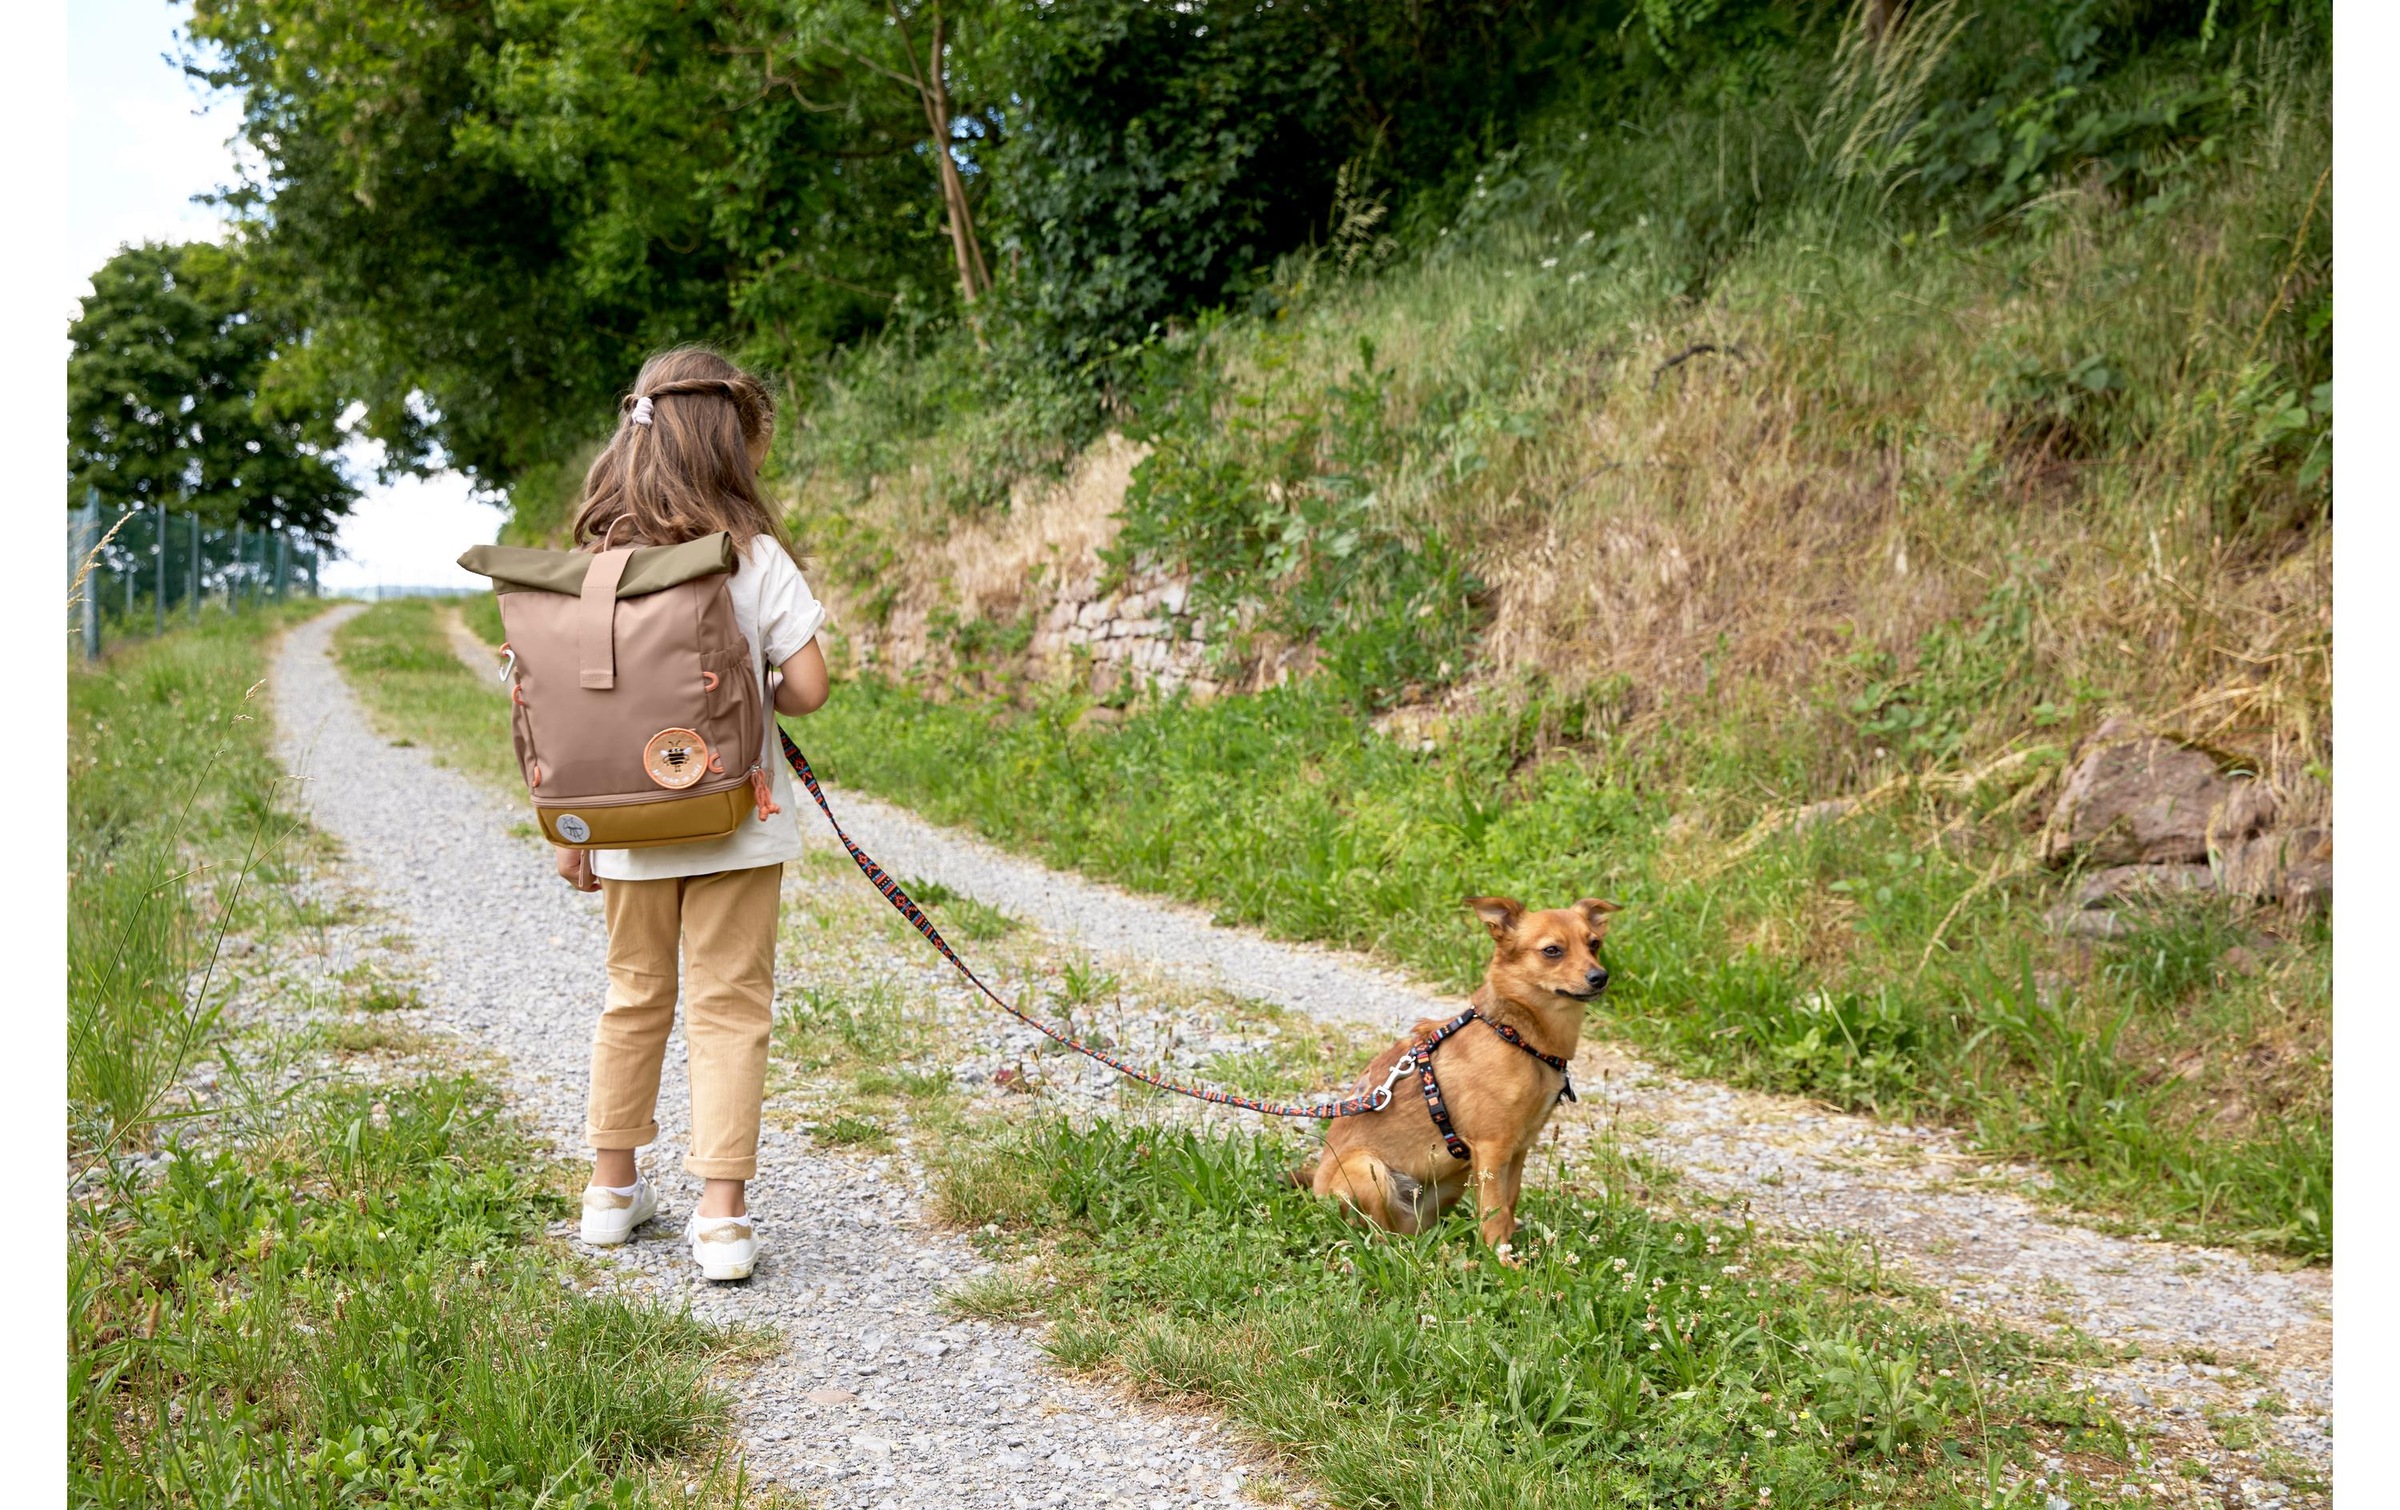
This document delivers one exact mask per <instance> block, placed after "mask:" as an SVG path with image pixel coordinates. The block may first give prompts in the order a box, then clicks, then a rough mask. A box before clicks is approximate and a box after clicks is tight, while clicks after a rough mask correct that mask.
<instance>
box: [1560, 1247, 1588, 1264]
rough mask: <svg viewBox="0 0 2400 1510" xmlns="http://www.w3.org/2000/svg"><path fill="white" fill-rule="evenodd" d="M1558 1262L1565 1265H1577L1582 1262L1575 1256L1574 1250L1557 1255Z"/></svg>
mask: <svg viewBox="0 0 2400 1510" xmlns="http://www.w3.org/2000/svg"><path fill="white" fill-rule="evenodd" d="M1559 1262H1560V1263H1567V1264H1579V1263H1582V1262H1583V1259H1582V1258H1581V1257H1580V1256H1579V1255H1577V1254H1576V1252H1575V1250H1574V1249H1572V1248H1570V1249H1568V1250H1567V1251H1566V1252H1564V1253H1562V1254H1560V1255H1559Z"/></svg>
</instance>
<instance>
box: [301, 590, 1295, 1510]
mask: <svg viewBox="0 0 2400 1510" xmlns="http://www.w3.org/2000/svg"><path fill="white" fill-rule="evenodd" d="M356 611H357V610H355V609H340V610H336V611H335V612H333V613H330V614H327V615H325V616H323V617H321V618H318V619H316V620H313V621H311V622H310V623H308V624H306V625H303V626H301V627H299V628H297V629H295V630H293V631H292V632H291V633H290V634H289V635H288V636H287V638H286V640H285V643H284V645H283V647H282V649H281V651H280V653H279V654H278V657H277V660H276V666H275V676H274V680H273V683H272V685H273V688H274V693H275V697H274V703H275V712H276V717H277V723H278V728H279V732H280V738H281V742H282V750H283V755H284V759H285V762H286V764H287V765H289V766H290V767H291V769H292V770H293V772H294V773H295V774H296V775H298V776H300V777H301V778H302V788H301V789H302V797H303V801H304V805H305V806H306V807H307V809H308V811H309V813H310V815H311V816H312V817H313V818H314V820H315V821H316V823H317V824H318V825H319V826H320V827H322V828H323V829H325V830H326V831H328V832H330V833H332V834H333V835H335V836H336V837H338V838H339V839H340V840H341V841H342V842H343V844H344V845H345V846H346V848H347V850H348V853H349V855H350V857H351V863H350V866H349V867H348V869H349V876H348V879H349V880H350V882H351V883H352V884H353V885H354V886H356V887H357V888H358V889H359V890H360V891H361V892H362V893H363V895H364V896H365V897H366V898H367V899H369V900H371V901H372V902H374V903H375V904H377V905H378V907H379V908H380V909H381V910H382V911H383V912H384V913H385V914H387V915H388V917H389V918H394V919H397V920H398V922H399V923H400V925H401V926H402V927H403V928H404V929H405V930H406V932H407V934H408V935H409V939H410V943H411V946H412V947H411V949H410V952H409V957H410V958H411V960H412V961H413V963H414V964H415V965H416V966H417V979H416V982H415V984H416V986H417V989H418V991H419V993H420V995H421V996H422V997H423V999H424V1001H425V1003H426V1005H425V1006H424V1007H423V1008H422V1009H421V1010H420V1011H418V1012H415V1013H411V1014H408V1015H409V1016H410V1017H412V1018H413V1019H414V1021H415V1024H416V1025H417V1026H419V1027H421V1028H424V1029H427V1030H432V1031H447V1032H451V1033H455V1034H457V1035H459V1037H461V1038H462V1039H464V1040H465V1041H467V1042H468V1043H470V1044H472V1045H473V1046H474V1047H476V1048H479V1049H485V1050H490V1051H493V1052H495V1053H497V1054H498V1055H499V1056H500V1057H501V1059H502V1060H503V1062H504V1069H503V1080H504V1083H505V1084H506V1085H507V1086H508V1088H509V1090H510V1091H511V1092H512V1093H513V1095H514V1096H515V1098H516V1100H517V1102H518V1104H519V1105H520V1107H521V1109H522V1110H524V1111H525V1112H526V1113H527V1114H528V1115H529V1116H530V1117H531V1118H532V1119H533V1120H534V1121H535V1122H536V1123H537V1124H538V1125H539V1126H540V1127H541V1128H542V1129H543V1130H544V1131H546V1132H547V1133H548V1134H550V1136H551V1137H553V1138H554V1139H555V1140H556V1142H557V1144H558V1146H559V1147H561V1148H564V1149H579V1148H580V1147H581V1140H582V1129H583V1094H584V1085H585V1077H586V1072H587V1064H588V1059H587V1056H588V1054H589V1052H590V1043H591V1031H592V1023H593V1020H594V1018H595V1016H596V1014H597V1012H598V1010H599V1004H600V997H601V993H602V990H603V988H604V986H605V975H604V972H603V968H602V960H603V959H604V957H605V948H606V938H605V933H604V930H603V927H602V924H601V917H600V907H599V900H598V898H596V897H586V896H579V895H577V894H575V893H574V892H571V891H569V890H568V889H567V888H566V887H565V886H563V885H561V884H560V883H559V882H558V881H557V879H556V878H555V877H554V876H553V875H552V874H551V872H550V866H549V857H548V852H547V850H546V849H545V848H543V847H541V846H539V845H537V844H535V843H533V842H530V841H528V840H527V839H525V838H521V837H516V836H512V834H511V833H510V829H511V827H512V826H513V825H515V824H517V823H518V822H520V820H521V818H522V814H521V813H520V812H519V811H517V810H515V809H514V808H512V807H511V806H510V805H508V804H505V803H503V802H501V801H499V800H497V799H495V798H493V797H492V796H490V795H488V794H487V793H485V792H484V791H482V790H481V789H479V788H477V787H475V786H473V785H471V784H470V783H469V782H468V780H467V779H466V778H465V777H463V776H461V775H459V774H458V773H456V772H454V771H450V770H445V769H442V768H439V767H437V766H435V765H434V764H433V763H432V762H431V761H430V760H429V759H428V758H427V756H426V754H425V752H424V751H422V750H419V749H415V748H411V747H394V746H392V745H391V744H389V743H387V742H386V741H385V740H384V739H382V738H381V737H379V736H378V735H377V734H376V733H375V732H374V731H373V730H372V729H371V728H370V727H369V726H368V724H367V722H366V720H365V718H364V717H363V715H362V713H361V710H360V708H359V706H358V704H357V702H356V701H355V699H353V697H352V696H351V693H350V690H349V688H348V687H347V686H345V685H344V684H343V682H342V680H341V677H340V675H339V674H338V672H337V671H336V670H335V668H334V665H333V663H332V661H331V660H330V659H329V657H328V655H327V648H328V645H329V642H330V639H331V636H332V632H333V630H334V629H335V628H336V627H337V626H338V625H339V624H340V623H341V622H343V621H344V620H345V619H346V618H348V617H349V616H350V615H351V614H353V613H355V612H356ZM360 926H361V927H363V928H367V929H372V930H375V931H377V932H381V931H383V930H384V929H386V928H387V927H388V923H386V922H384V921H382V920H370V921H368V922H366V923H364V924H362V925H360ZM679 1036H680V1035H679ZM689 1110H690V1106H689V1097H688V1092H687V1090H686V1082H685V1079H684V1071H683V1053H682V1049H681V1047H680V1045H679V1044H678V1045H670V1047H669V1049H668V1054H667V1065H666V1079H665V1084H664V1086H663V1087H662V1089H661V1091H660V1097H659V1122H660V1125H661V1131H662V1138H661V1142H660V1144H659V1145H658V1147H657V1148H656V1149H654V1150H653V1151H652V1153H651V1154H650V1155H648V1156H646V1157H645V1159H644V1163H645V1166H646V1168H647V1170H648V1173H649V1175H650V1178H651V1179H652V1180H653V1181H654V1182H656V1183H657V1184H659V1185H660V1187H661V1189H662V1192H663V1194H664V1197H665V1204H666V1207H667V1209H666V1211H665V1212H663V1213H662V1215H661V1217H660V1220H659V1221H658V1222H657V1223H656V1224H655V1225H653V1226H651V1227H648V1228H646V1229H644V1233H643V1235H642V1236H641V1238H640V1239H639V1240H637V1241H636V1242H634V1243H632V1244H629V1245H628V1246H627V1248H625V1249H623V1250H620V1254H619V1256H618V1258H617V1260H616V1261H617V1263H618V1264H619V1265H620V1274H621V1276H622V1282H623V1283H625V1284H627V1285H628V1286H630V1287H632V1288H637V1289H643V1290H647V1291H649V1292H651V1293H655V1294H660V1295H663V1296H670V1297H688V1298H689V1300H690V1303H691V1305H692V1308H693V1309H694V1311H695V1312H697V1313H698V1314H701V1315H703V1316H706V1317H708V1318H710V1319H712V1320H717V1321H723V1322H746V1323H753V1324H765V1325H770V1326H773V1327H775V1328H777V1329H778V1330H779V1331H780V1332H781V1334H782V1339H783V1341H782V1347H781V1349H780V1351H779V1352H778V1353H777V1354H776V1355H775V1356H774V1357H773V1358H772V1359H770V1360H768V1361H767V1362H765V1363H763V1364H760V1365H756V1366H751V1367H748V1368H745V1369H744V1370H743V1371H742V1373H741V1374H740V1376H739V1377H738V1378H736V1379H734V1380H733V1381H731V1383H732V1387H733V1388H734V1389H735V1390H736V1391H737V1393H738V1394H739V1395H740V1396H741V1398H742V1401H743V1407H742V1420H741V1430H742V1435H743V1437H744V1439H745V1442H746V1444H747V1448H748V1454H749V1462H750V1466H751V1473H752V1477H753V1480H754V1481H758V1480H761V1479H763V1480H766V1481H770V1482H776V1483H781V1484H784V1485H788V1486H791V1487H794V1488H802V1489H814V1490H816V1491H817V1492H819V1493H820V1494H822V1495H823V1496H824V1498H825V1501H826V1502H827V1503H828V1504H831V1505H836V1506H848V1505H859V1506H873V1507H877V1510H884V1507H891V1510H905V1507H925V1510H932V1507H937V1506H939V1507H949V1506H970V1507H1012V1510H1013V1507H1020V1506H1102V1505H1108V1506H1115V1505H1138V1506H1145V1507H1156V1506H1167V1505H1176V1506H1184V1505H1194V1504H1205V1503H1232V1502H1236V1501H1238V1500H1240V1498H1241V1496H1242V1487H1243V1485H1244V1483H1245V1481H1246V1480H1247V1479H1248V1478H1249V1477H1250V1476H1251V1475H1253V1474H1255V1473H1257V1472H1259V1471H1260V1469H1261V1466H1262V1465H1261V1463H1260V1460H1259V1459H1258V1458H1257V1457H1256V1456H1255V1455H1253V1454H1251V1453H1249V1452H1246V1451H1245V1450H1243V1449H1241V1448H1240V1447H1239V1446H1238V1445H1236V1444H1234V1443H1232V1442H1231V1441H1229V1440H1227V1439H1226V1437H1225V1436H1224V1435H1223V1433H1222V1431H1221V1429H1220V1428H1219V1426H1218V1425H1217V1423H1216V1422H1215V1421H1214V1420H1213V1419H1211V1418H1209V1417H1206V1416H1202V1415H1197V1414H1192V1413H1188V1412H1178V1411H1171V1410H1165V1409H1160V1408H1158V1407H1156V1406H1153V1405H1148V1404H1143V1403H1138V1402H1134V1401H1130V1400H1127V1399H1124V1398H1121V1397H1119V1396H1118V1395H1117V1394H1115V1393H1113V1392H1111V1391H1109V1390H1107V1389H1105V1388H1103V1387H1101V1386H1099V1385H1096V1384H1093V1383H1091V1382H1089V1381H1086V1380H1082V1379H1078V1378H1074V1377H1070V1376H1066V1375H1063V1374H1061V1373H1059V1372H1058V1371H1056V1370H1055V1369H1053V1368H1051V1367H1050V1366H1049V1365H1048V1364H1047V1362H1046V1361H1045V1359H1044V1358H1043V1355H1042V1353H1041V1350H1040V1348H1039V1346H1038V1344H1037V1341H1036V1339H1035V1338H1034V1336H1033V1335H1032V1334H1031V1333H1029V1332H1027V1331H1025V1330H1023V1329H1021V1328H1017V1327H1013V1326H1005V1325H997V1324H990V1323H983V1322H961V1321H958V1320H956V1319H955V1318H953V1317H952V1316H950V1315H948V1314H947V1313H945V1311H944V1310H943V1308H942V1305H941V1302H940V1299H939V1293H938V1292H939V1291H940V1290H942V1289H943V1288H946V1287H948V1286H950V1285H954V1284H956V1283H957V1282H958V1281H959V1280H961V1279H963V1278H965V1277H967V1276H969V1275H972V1274H975V1273H979V1272H982V1271H984V1270H985V1269H986V1268H988V1265H986V1264H985V1263H984V1262H983V1260H981V1259H980V1258H979V1257H978V1256H977V1255H976V1253H975V1252H974V1250H973V1249H972V1248H971V1247H970V1246H969V1245H968V1244H967V1243H966V1242H965V1241H964V1240H962V1239H960V1238H958V1237H956V1236H954V1235H952V1234H949V1233H947V1232H943V1231H940V1230H937V1229H934V1228H932V1227H930V1226H928V1225H927V1224H926V1223H925V1222H924V1220H923V1219H922V1217H921V1215H920V1210H921V1205H922V1197H923V1190H922V1188H921V1186H920V1185H919V1183H918V1182H917V1179H916V1176H915V1174H914V1171H913V1170H912V1169H911V1168H910V1167H909V1166H908V1165H907V1163H906V1161H905V1160H901V1159H894V1158H886V1159H878V1160H864V1159H859V1158H855V1157H836V1156H827V1155H824V1154H821V1153H819V1152H817V1151H816V1150H815V1149H814V1148H813V1147H812V1145H811V1144H810V1142H809V1141H808V1140H807V1139H806V1138H805V1137H803V1136H801V1135H800V1134H798V1133H797V1132H795V1131H792V1130H790V1129H787V1128H778V1127H776V1126H774V1125H773V1124H772V1122H770V1125H769V1127H768V1129H767V1130H766V1132H765V1134H764V1138H763V1145H764V1146H763V1147H762V1148H761V1150H760V1154H761V1158H760V1166H761V1170H762V1173H761V1176H760V1178H759V1180H758V1181H757V1182H756V1183H755V1184H754V1185H753V1186H752V1187H751V1188H752V1195H751V1202H752V1208H753V1209H754V1210H755V1211H757V1212H758V1213H760V1227H761V1233H762V1236H764V1237H765V1239H766V1240H767V1248H766V1252H765V1256H764V1257H763V1259H762V1261H761V1264H760V1267H759V1272H758V1273H757V1275H756V1276H754V1277H753V1278H752V1279H751V1280H750V1281H749V1282H748V1283H746V1284H742V1285H707V1284H704V1283H703V1282H701V1281H699V1280H698V1279H697V1277H696V1275H695V1273H694V1271H693V1270H692V1268H691V1264H690V1260H689V1258H688V1257H687V1256H686V1253H685V1250H684V1246H683V1244H682V1242H681V1240H680V1238H679V1236H678V1235H677V1234H679V1232H680V1230H681V1222H682V1219H683V1218H684V1217H685V1216H686V1215H687V1214H688V1213H689V1212H690V1210H691V1203H692V1201H693V1200H694V1199H695V1198H696V1197H697V1195H698V1193H699V1190H698V1182H697V1181H696V1180H693V1179H690V1178H689V1177H687V1176H685V1175H684V1174H683V1173H682V1171H681V1167H680V1160H679V1159H678V1158H676V1157H674V1156H673V1155H675V1154H677V1153H679V1152H680V1150H681V1148H682V1146H683V1139H684V1132H685V1128H686V1123H687V1121H688V1115H689ZM558 1230H559V1231H560V1232H561V1233H562V1234H564V1233H571V1232H572V1230H573V1229H572V1224H562V1225H561V1227H560V1228H559V1229H558Z"/></svg>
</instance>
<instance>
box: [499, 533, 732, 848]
mask: <svg viewBox="0 0 2400 1510" xmlns="http://www.w3.org/2000/svg"><path fill="white" fill-rule="evenodd" d="M738 561H739V558H738V556H737V555H736V553H735V550H734V545H733V539H732V537H731V536H729V535H725V534H715V535H708V536H704V537H703V538H701V539H698V540H692V541H687V542H685V543H684V544H682V545H661V546H644V547H640V548H630V547H629V548H625V549H620V550H605V551H600V552H598V553H596V554H594V553H589V552H584V551H547V550H528V549H524V548H520V547H516V546H504V545H479V546H476V547H475V548H474V549H472V550H470V551H468V552H467V553H466V554H465V555H463V556H461V557H459V558H458V564H459V565H460V566H463V567H465V568H466V569H467V570H468V571H471V572H475V573H477V574H478V575H481V576H486V577H489V578H491V579H492V590H493V592H495V593H496V594H498V596H499V600H500V623H501V626H502V628H503V629H504V630H505V631H506V633H507V641H506V643H505V644H504V645H503V647H502V648H503V649H504V650H506V651H507V652H508V653H509V654H510V657H511V659H510V662H509V665H508V668H507V669H506V670H505V671H503V672H502V673H501V674H502V676H503V677H504V678H506V679H508V680H509V681H510V683H511V686H510V689H509V696H510V698H511V700H512V701H513V703H514V705H515V706H514V719H515V734H516V745H517V763H518V765H519V767H520V768H521V769H522V770H523V772H524V774H525V785H526V789H527V790H528V791H530V792H531V793H532V794H533V806H534V812H535V814H536V816H537V817H538V819H539V820H540V823H541V826H542V833H543V834H544V836H546V837H547V838H548V839H549V840H550V842H551V843H553V844H557V845H561V846H563V847H566V848H569V849H639V848H645V847H647V846H650V845H655V844H688V843H690V842H692V841H693V840H696V839H716V838H722V837H723V836H725V835H727V834H730V833H732V832H733V831H734V830H735V829H736V828H738V827H739V826H740V825H741V822H742V820H743V819H744V818H745V817H747V816H748V815H749V814H750V813H751V812H752V810H753V809H754V807H757V806H761V805H762V804H761V803H760V802H759V800H758V790H759V788H761V787H763V785H764V783H763V782H758V781H756V780H755V778H756V777H757V776H758V775H760V774H761V773H762V768H761V766H760V764H759V749H760V742H761V740H762V739H763V738H764V735H765V725H764V722H763V720H764V717H765V713H764V710H763V709H762V708H761V706H760V700H759V692H758V673H757V670H756V667H755V665H754V663H753V661H752V658H751V650H750V642H749V641H748V640H747V639H745V638H744V637H743V635H742V631H741V627H740V625H739V624H738V623H737V622H736V621H735V619H734V614H733V598H732V595H731V593H730V592H729V591H728V588H729V586H730V584H731V582H732V580H733V572H734V570H735V567H736V565H737V564H738Z"/></svg>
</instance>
